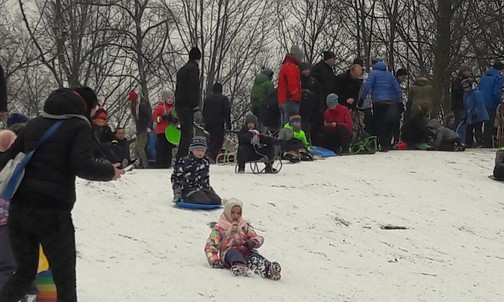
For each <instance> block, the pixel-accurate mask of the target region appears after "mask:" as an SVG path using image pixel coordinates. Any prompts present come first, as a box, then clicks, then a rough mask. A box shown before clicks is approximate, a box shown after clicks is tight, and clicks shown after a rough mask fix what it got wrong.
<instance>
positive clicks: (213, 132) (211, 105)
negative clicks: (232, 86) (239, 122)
mask: <svg viewBox="0 0 504 302" xmlns="http://www.w3.org/2000/svg"><path fill="white" fill-rule="evenodd" d="M212 92H213V93H212V94H211V95H209V96H208V97H206V99H205V102H204V104H203V121H204V123H205V129H206V130H207V131H208V133H209V134H210V144H209V146H208V152H207V154H208V157H209V158H210V159H211V160H212V161H215V159H216V158H217V155H218V154H219V153H220V151H221V148H222V144H223V143H224V136H225V134H226V129H227V130H231V105H230V104H229V99H228V98H227V96H225V95H223V94H222V84H221V83H215V84H214V85H213V87H212ZM224 126H225V127H224Z"/></svg>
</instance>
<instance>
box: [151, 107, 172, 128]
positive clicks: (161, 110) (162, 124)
mask: <svg viewBox="0 0 504 302" xmlns="http://www.w3.org/2000/svg"><path fill="white" fill-rule="evenodd" d="M172 108H173V105H168V104H166V102H163V103H160V104H158V105H157V106H156V108H155V109H154V111H153V112H152V121H153V122H154V123H157V124H156V130H155V131H156V134H161V133H165V130H166V127H168V126H169V125H170V122H169V121H163V120H162V116H163V115H165V114H169V113H170V111H171V110H172Z"/></svg>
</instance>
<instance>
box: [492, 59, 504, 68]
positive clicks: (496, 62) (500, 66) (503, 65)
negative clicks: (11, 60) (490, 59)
mask: <svg viewBox="0 0 504 302" xmlns="http://www.w3.org/2000/svg"><path fill="white" fill-rule="evenodd" d="M493 68H494V69H496V70H503V69H504V64H502V62H501V61H495V63H494V64H493Z"/></svg>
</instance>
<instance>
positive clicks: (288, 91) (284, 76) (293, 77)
mask: <svg viewBox="0 0 504 302" xmlns="http://www.w3.org/2000/svg"><path fill="white" fill-rule="evenodd" d="M302 58H303V53H302V52H301V50H300V49H299V47H297V46H293V47H292V48H291V52H290V53H287V54H286V55H285V58H284V60H283V63H282V68H281V69H280V72H279V73H278V94H277V100H278V107H279V108H280V119H281V125H283V124H285V123H286V122H287V121H288V120H289V116H291V115H293V114H298V113H299V103H300V102H301V76H300V73H299V68H298V65H299V63H301V60H302Z"/></svg>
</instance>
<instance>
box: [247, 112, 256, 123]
mask: <svg viewBox="0 0 504 302" xmlns="http://www.w3.org/2000/svg"><path fill="white" fill-rule="evenodd" d="M248 123H254V124H256V125H257V116H255V115H254V114H253V113H249V114H247V116H245V124H248Z"/></svg>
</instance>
